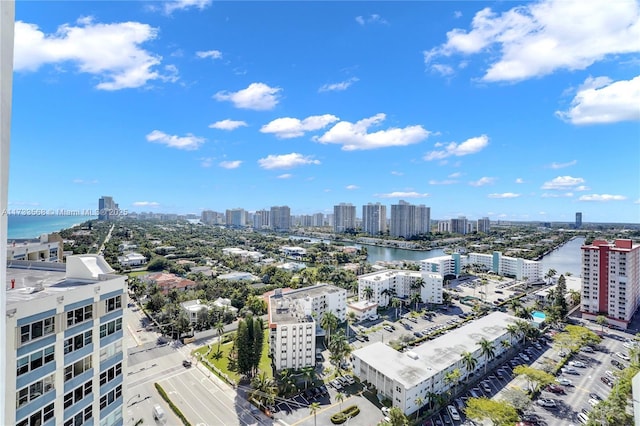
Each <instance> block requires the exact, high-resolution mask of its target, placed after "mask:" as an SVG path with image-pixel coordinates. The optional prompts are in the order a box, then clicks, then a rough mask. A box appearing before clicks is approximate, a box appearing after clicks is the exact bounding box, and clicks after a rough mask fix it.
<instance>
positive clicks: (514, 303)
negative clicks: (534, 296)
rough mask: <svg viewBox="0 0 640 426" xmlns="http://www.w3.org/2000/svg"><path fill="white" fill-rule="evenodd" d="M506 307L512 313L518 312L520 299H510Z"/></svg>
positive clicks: (520, 303) (520, 304)
mask: <svg viewBox="0 0 640 426" xmlns="http://www.w3.org/2000/svg"><path fill="white" fill-rule="evenodd" d="M508 305H509V308H510V309H511V310H512V311H513V312H518V309H520V307H521V306H522V302H520V299H511V300H509V303H508Z"/></svg>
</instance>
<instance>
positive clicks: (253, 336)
mask: <svg viewBox="0 0 640 426" xmlns="http://www.w3.org/2000/svg"><path fill="white" fill-rule="evenodd" d="M235 341H236V348H237V361H236V363H237V370H238V373H240V374H243V375H246V376H249V377H253V376H254V375H255V373H256V371H257V369H258V365H259V364H260V358H261V357H262V350H263V341H264V323H263V321H262V318H254V317H253V315H247V316H246V317H245V319H244V320H242V321H240V322H238V331H237V332H236V339H235Z"/></svg>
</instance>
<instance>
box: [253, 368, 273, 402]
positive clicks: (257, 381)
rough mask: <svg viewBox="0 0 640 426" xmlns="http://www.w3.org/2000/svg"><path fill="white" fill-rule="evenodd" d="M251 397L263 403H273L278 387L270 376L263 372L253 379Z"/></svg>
mask: <svg viewBox="0 0 640 426" xmlns="http://www.w3.org/2000/svg"><path fill="white" fill-rule="evenodd" d="M251 387H252V388H253V391H252V392H251V397H252V398H253V399H255V400H256V401H258V402H259V403H260V404H262V405H271V404H272V403H273V401H274V400H275V396H276V394H277V392H278V388H277V386H276V384H275V382H274V381H273V379H271V378H270V377H267V375H266V374H265V373H264V372H262V373H260V374H259V375H257V376H254V378H253V379H252V380H251Z"/></svg>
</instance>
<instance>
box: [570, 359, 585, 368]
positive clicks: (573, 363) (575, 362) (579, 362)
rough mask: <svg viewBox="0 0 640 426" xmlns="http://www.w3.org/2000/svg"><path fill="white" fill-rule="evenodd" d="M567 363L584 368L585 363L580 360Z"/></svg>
mask: <svg viewBox="0 0 640 426" xmlns="http://www.w3.org/2000/svg"><path fill="white" fill-rule="evenodd" d="M569 365H570V366H572V367H579V368H586V367H587V364H585V363H584V362H582V361H569Z"/></svg>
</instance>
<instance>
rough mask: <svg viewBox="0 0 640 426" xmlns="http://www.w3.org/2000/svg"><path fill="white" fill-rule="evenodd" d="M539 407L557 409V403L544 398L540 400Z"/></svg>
mask: <svg viewBox="0 0 640 426" xmlns="http://www.w3.org/2000/svg"><path fill="white" fill-rule="evenodd" d="M538 405H540V406H542V407H548V408H556V401H555V400H553V399H548V398H542V399H539V400H538Z"/></svg>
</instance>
